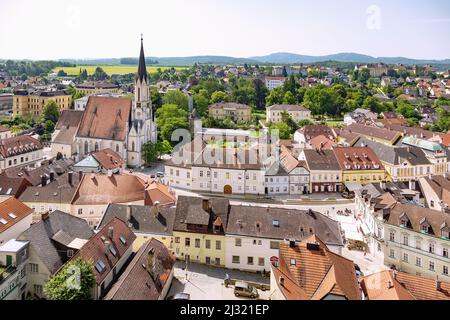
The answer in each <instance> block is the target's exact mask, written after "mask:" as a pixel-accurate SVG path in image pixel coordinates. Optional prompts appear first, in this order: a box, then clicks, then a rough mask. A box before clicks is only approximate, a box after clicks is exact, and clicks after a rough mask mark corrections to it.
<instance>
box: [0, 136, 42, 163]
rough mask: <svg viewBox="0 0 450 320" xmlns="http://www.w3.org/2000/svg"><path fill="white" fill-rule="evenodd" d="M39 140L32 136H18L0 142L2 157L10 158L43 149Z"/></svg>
mask: <svg viewBox="0 0 450 320" xmlns="http://www.w3.org/2000/svg"><path fill="white" fill-rule="evenodd" d="M43 148H44V147H43V145H42V143H41V142H40V141H39V140H36V139H34V138H33V137H30V136H17V137H11V138H6V139H2V140H0V155H1V156H2V157H3V158H9V157H14V156H18V155H21V154H25V153H28V152H33V151H37V150H41V149H43Z"/></svg>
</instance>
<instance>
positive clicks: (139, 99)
mask: <svg viewBox="0 0 450 320" xmlns="http://www.w3.org/2000/svg"><path fill="white" fill-rule="evenodd" d="M138 101H141V88H138Z"/></svg>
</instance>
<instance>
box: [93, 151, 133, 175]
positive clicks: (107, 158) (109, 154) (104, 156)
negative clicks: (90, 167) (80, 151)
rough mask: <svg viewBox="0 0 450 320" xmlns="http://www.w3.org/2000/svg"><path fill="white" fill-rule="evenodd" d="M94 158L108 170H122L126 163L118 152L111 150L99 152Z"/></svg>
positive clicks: (94, 154)
mask: <svg viewBox="0 0 450 320" xmlns="http://www.w3.org/2000/svg"><path fill="white" fill-rule="evenodd" d="M92 156H93V157H94V158H95V160H97V161H98V163H100V165H101V166H102V167H103V168H105V169H106V170H113V169H117V168H121V167H122V166H123V165H124V164H125V163H126V162H125V160H123V159H122V157H121V156H120V155H119V154H118V153H117V152H115V151H113V150H111V149H109V148H108V149H103V150H100V151H97V152H95V153H93V154H92Z"/></svg>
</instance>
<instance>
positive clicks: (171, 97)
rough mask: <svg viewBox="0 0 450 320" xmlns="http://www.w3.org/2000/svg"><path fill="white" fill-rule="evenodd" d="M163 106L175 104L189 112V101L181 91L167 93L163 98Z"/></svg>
mask: <svg viewBox="0 0 450 320" xmlns="http://www.w3.org/2000/svg"><path fill="white" fill-rule="evenodd" d="M163 104H175V105H177V106H178V107H180V108H182V109H183V110H185V111H188V110H189V99H188V97H187V96H186V95H185V94H184V93H183V92H181V91H179V90H173V91H169V92H167V93H166V94H165V95H164V97H163Z"/></svg>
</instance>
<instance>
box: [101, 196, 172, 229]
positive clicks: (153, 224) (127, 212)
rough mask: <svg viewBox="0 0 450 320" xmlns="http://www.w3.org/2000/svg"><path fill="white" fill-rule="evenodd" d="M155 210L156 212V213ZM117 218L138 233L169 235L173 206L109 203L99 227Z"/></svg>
mask: <svg viewBox="0 0 450 320" xmlns="http://www.w3.org/2000/svg"><path fill="white" fill-rule="evenodd" d="M155 212H158V214H156V213H155ZM114 218H119V219H120V220H122V221H124V222H125V223H126V224H127V225H128V226H129V227H130V228H131V229H132V230H134V231H135V232H138V233H151V234H160V235H171V234H172V233H173V224H174V221H175V207H159V208H158V210H157V211H155V207H150V206H133V205H121V204H112V203H111V204H109V205H108V207H107V208H106V210H105V214H104V215H103V217H102V219H101V220H100V223H99V227H98V229H100V228H103V227H104V226H105V225H106V224H108V223H109V222H110V221H111V220H112V219H114Z"/></svg>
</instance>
